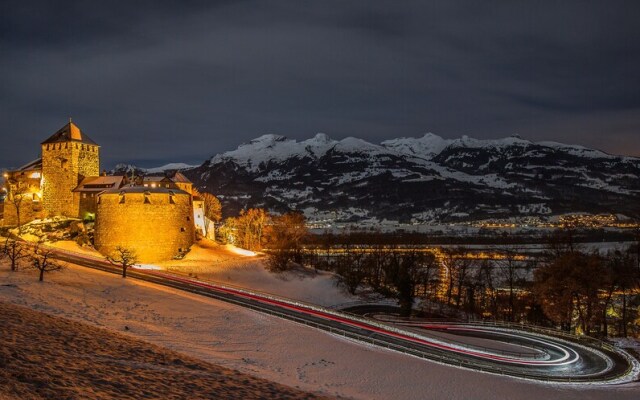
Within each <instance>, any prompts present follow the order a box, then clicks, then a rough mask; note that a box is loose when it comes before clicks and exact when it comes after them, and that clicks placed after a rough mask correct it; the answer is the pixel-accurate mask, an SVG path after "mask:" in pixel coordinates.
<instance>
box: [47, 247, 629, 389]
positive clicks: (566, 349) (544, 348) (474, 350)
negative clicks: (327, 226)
mask: <svg viewBox="0 0 640 400" xmlns="http://www.w3.org/2000/svg"><path fill="white" fill-rule="evenodd" d="M52 250H53V252H54V253H55V256H56V258H58V259H60V260H63V261H67V262H71V263H74V264H77V265H81V266H85V267H90V268H94V269H99V270H102V271H106V272H111V273H116V274H119V273H121V269H120V268H119V267H116V266H113V265H111V264H109V263H107V262H106V261H104V260H101V259H97V258H93V257H87V256H84V255H80V254H77V253H72V252H68V251H63V250H58V249H52ZM127 275H128V276H129V277H130V278H135V279H140V280H144V281H147V282H152V283H156V284H160V285H164V286H169V287H173V288H176V289H180V290H185V291H188V292H191V293H197V294H201V295H204V296H208V297H212V298H216V299H219V300H222V301H225V302H229V303H233V304H237V305H240V306H242V307H247V308H250V309H253V310H257V311H260V312H263V313H267V314H270V315H275V316H278V317H281V318H285V319H288V320H292V321H296V322H299V323H303V324H305V325H308V326H312V327H315V328H318V329H323V330H325V331H329V332H332V333H335V334H338V335H341V336H345V337H349V338H352V339H355V340H357V341H360V342H365V343H369V344H373V345H376V346H380V347H383V348H388V349H392V350H396V351H400V352H403V353H406V354H410V355H413V356H417V357H420V358H424V359H430V360H434V361H437V362H441V363H444V364H449V365H454V366H460V367H464V368H468V369H474V370H480V371H486V372H491V373H496V374H503V375H510V376H516V377H521V378H527V379H536V380H543V381H554V382H615V383H618V382H625V381H630V380H633V379H634V375H635V374H636V373H637V370H638V369H639V367H638V363H637V362H634V361H632V359H631V358H629V357H628V356H626V355H625V354H624V353H622V352H620V351H619V350H616V349H614V348H613V347H610V346H605V347H602V346H594V345H593V344H587V343H578V342H576V341H570V340H565V339H560V338H557V337H552V336H547V335H541V334H537V333H531V332H525V331H516V330H513V329H511V330H507V329H501V328H495V327H486V326H474V325H452V324H426V323H422V324H407V323H405V324H403V325H404V326H400V325H398V324H396V323H394V324H389V323H387V322H380V321H376V320H374V319H369V318H364V317H359V316H355V315H350V314H346V313H341V312H337V311H334V310H329V309H326V308H322V307H319V306H315V305H311V304H304V303H301V302H295V301H292V300H288V299H284V298H281V297H277V296H273V295H269V294H265V293H257V292H253V291H250V290H247V289H241V288H235V287H230V286H227V285H221V284H215V283H211V282H202V281H198V280H195V279H190V278H187V277H181V276H176V275H172V274H168V273H164V272H159V271H150V270H142V269H137V268H130V269H129V271H128V274H127ZM442 332H444V333H446V335H445V336H448V337H451V336H452V335H453V336H457V337H458V338H459V339H465V337H466V338H468V337H473V338H474V339H478V338H479V339H489V340H491V341H494V342H499V343H500V342H501V343H503V346H502V347H503V348H502V349H500V348H499V346H498V347H496V346H493V348H491V347H489V346H484V347H483V346H477V345H476V346H474V345H469V344H467V343H464V340H450V339H447V338H443V337H442V336H440V337H438V335H437V333H442ZM506 347H508V348H509V349H505V348H506ZM512 348H516V349H518V351H514V350H512Z"/></svg>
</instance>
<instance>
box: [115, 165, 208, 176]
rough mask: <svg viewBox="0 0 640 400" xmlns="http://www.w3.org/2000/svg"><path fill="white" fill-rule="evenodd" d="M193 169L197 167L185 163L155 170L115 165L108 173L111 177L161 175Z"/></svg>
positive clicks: (164, 166)
mask: <svg viewBox="0 0 640 400" xmlns="http://www.w3.org/2000/svg"><path fill="white" fill-rule="evenodd" d="M195 167H197V165H189V164H185V163H169V164H166V165H163V166H161V167H155V168H142V167H138V166H136V165H132V164H116V166H115V167H114V168H113V169H112V170H111V171H110V173H111V175H130V174H131V173H133V174H135V175H147V174H162V173H164V172H168V171H180V170H183V169H189V168H195Z"/></svg>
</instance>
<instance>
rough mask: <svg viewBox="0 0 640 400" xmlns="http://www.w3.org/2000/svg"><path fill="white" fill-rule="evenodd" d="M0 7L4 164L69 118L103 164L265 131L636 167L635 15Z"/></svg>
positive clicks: (369, 5) (366, 6)
mask: <svg viewBox="0 0 640 400" xmlns="http://www.w3.org/2000/svg"><path fill="white" fill-rule="evenodd" d="M557 3H559V4H553V5H552V4H550V3H540V2H507V1H485V2H474V1H468V2H460V1H441V2H422V1H402V2H389V1H366V2H365V1H362V2H344V1H275V2H263V1H258V0H255V1H249V0H247V1H217V2H214V1H201V2H185V1H160V2H158V1H136V2H125V1H121V2H117V1H110V2H109V1H107V2H87V1H77V2H71V1H55V2H54V1H49V2H35V1H23V2H9V1H4V2H2V3H0V72H1V74H0V120H1V121H2V126H3V130H4V131H3V139H4V140H3V143H4V145H3V146H2V147H0V166H15V165H19V164H20V163H22V162H23V161H26V160H27V159H28V158H29V157H34V156H36V155H37V153H38V146H37V144H38V143H39V142H40V141H41V140H43V139H44V138H46V137H47V135H49V134H51V133H53V132H54V131H55V130H56V129H57V128H58V127H60V126H61V125H62V124H64V123H65V121H66V118H67V116H68V115H73V117H74V120H75V121H76V122H77V123H78V125H80V127H81V128H82V129H83V130H85V131H86V132H87V133H89V135H91V136H92V137H93V138H94V139H95V140H96V141H98V142H99V143H100V144H101V145H102V146H103V150H104V151H103V155H104V158H103V163H104V164H105V166H107V167H108V166H111V165H113V164H114V163H115V162H119V161H130V162H136V163H140V164H143V165H147V166H150V165H155V164H159V163H163V162H165V161H167V162H168V161H185V162H193V163H197V162H200V161H202V160H203V159H204V158H206V157H209V156H211V155H212V154H214V153H216V152H220V151H224V150H227V149H230V148H234V147H236V146H237V145H238V144H239V143H241V142H244V141H247V140H250V139H251V138H253V137H256V136H258V135H260V134H263V133H280V134H284V135H287V136H290V137H295V138H303V137H309V136H311V135H313V134H314V133H315V132H318V131H322V132H326V133H328V134H329V135H331V136H334V137H336V138H340V137H344V136H359V137H363V138H365V139H368V140H371V141H380V140H384V139H387V138H391V137H397V136H418V135H421V134H422V133H424V132H427V131H431V132H435V133H438V134H440V135H442V136H445V137H457V136H460V135H462V134H467V135H470V136H474V137H479V138H489V137H501V136H507V135H511V134H514V133H518V134H520V135H521V136H523V137H526V138H528V139H531V140H556V141H562V142H570V143H578V144H582V145H586V146H592V147H597V148H601V149H604V150H606V151H610V152H613V153H624V154H633V155H640V145H638V140H637V139H638V132H639V128H640V96H638V95H637V93H639V92H640V74H638V72H637V66H638V65H640V52H638V51H637V49H638V48H640V29H639V28H638V27H637V17H638V16H639V15H640V5H638V3H637V2H632V1H629V2H623V1H613V2H596V1H593V2H584V1H575V2H573V1H563V2H557Z"/></svg>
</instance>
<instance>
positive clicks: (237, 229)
mask: <svg viewBox="0 0 640 400" xmlns="http://www.w3.org/2000/svg"><path fill="white" fill-rule="evenodd" d="M268 219H269V215H268V214H267V212H266V211H265V210H264V209H262V208H250V209H248V210H246V211H245V210H242V211H240V215H239V216H238V217H229V218H227V219H226V220H225V221H224V229H223V230H222V234H223V236H224V237H225V238H226V240H227V241H229V242H231V243H233V244H234V245H236V246H238V247H242V248H243V249H247V250H260V249H262V245H263V241H264V229H265V226H266V223H267V221H268Z"/></svg>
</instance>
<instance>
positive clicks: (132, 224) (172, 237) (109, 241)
mask: <svg viewBox="0 0 640 400" xmlns="http://www.w3.org/2000/svg"><path fill="white" fill-rule="evenodd" d="M194 241H195V227H194V223H193V202H192V197H191V195H190V194H189V193H186V192H183V191H182V190H179V189H174V190H172V189H166V188H146V187H142V186H129V187H123V188H120V189H117V188H114V189H109V190H106V191H104V192H102V193H101V194H100V195H98V204H97V212H96V223H95V236H94V245H95V248H96V249H97V250H98V251H100V252H101V253H102V254H105V255H109V254H111V253H112V252H113V251H114V250H115V249H116V247H118V246H121V247H125V248H127V249H129V250H133V251H134V252H135V253H136V255H137V258H138V261H139V262H142V263H151V262H155V261H166V260H171V259H172V258H173V257H176V256H179V255H180V254H184V253H186V252H187V251H188V249H189V248H190V247H191V245H192V244H193V242H194Z"/></svg>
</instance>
